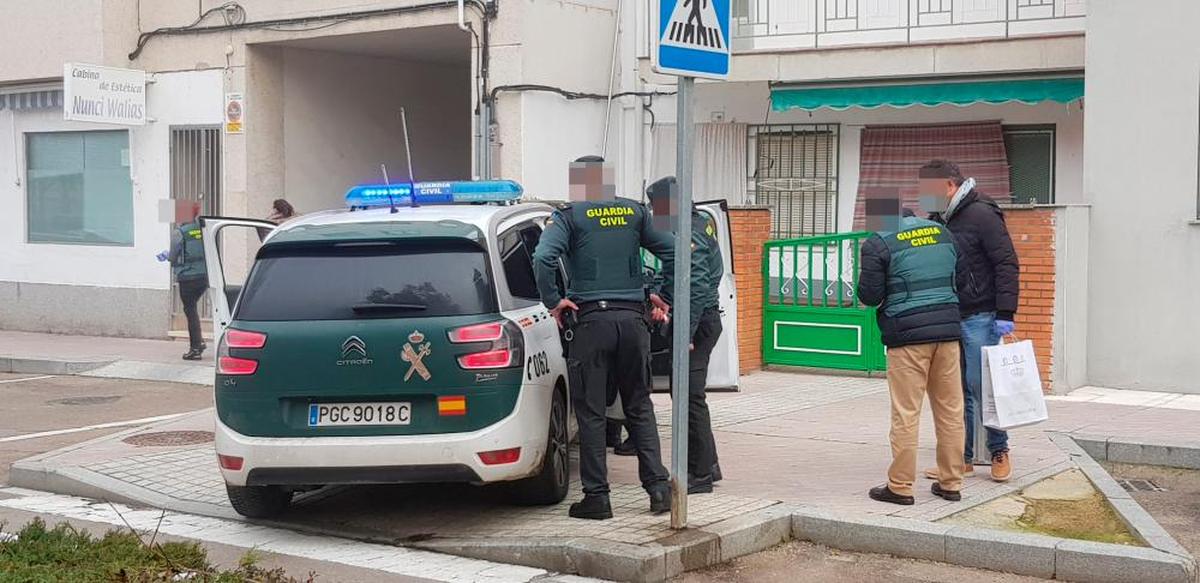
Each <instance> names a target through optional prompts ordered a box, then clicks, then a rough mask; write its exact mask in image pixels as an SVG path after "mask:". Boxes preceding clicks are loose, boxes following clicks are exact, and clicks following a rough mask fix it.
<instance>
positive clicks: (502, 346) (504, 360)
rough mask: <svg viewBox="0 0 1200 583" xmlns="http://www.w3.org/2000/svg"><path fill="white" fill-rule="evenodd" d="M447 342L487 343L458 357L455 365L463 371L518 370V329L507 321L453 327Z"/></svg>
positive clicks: (521, 345)
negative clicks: (488, 369) (484, 346)
mask: <svg viewBox="0 0 1200 583" xmlns="http://www.w3.org/2000/svg"><path fill="white" fill-rule="evenodd" d="M450 342H453V343H456V344H463V343H487V347H486V348H482V349H476V352H470V353H467V354H460V355H459V356H458V366H460V367H462V368H464V369H467V370H478V369H487V368H510V367H518V366H521V365H522V364H523V359H524V358H525V337H524V335H522V333H521V328H520V327H518V326H517V325H516V324H514V323H513V322H511V321H508V320H504V321H501V322H488V323H486V324H473V325H471V326H464V327H462V328H455V329H453V330H451V331H450Z"/></svg>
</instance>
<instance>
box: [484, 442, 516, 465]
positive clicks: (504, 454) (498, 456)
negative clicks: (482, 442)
mask: <svg viewBox="0 0 1200 583" xmlns="http://www.w3.org/2000/svg"><path fill="white" fill-rule="evenodd" d="M477 455H478V456H479V461H481V462H483V465H485V466H497V465H500V464H511V463H513V462H515V461H517V460H519V459H521V448H519V447H514V448H512V449H498V450H495V451H481V452H479V453H478V454H477Z"/></svg>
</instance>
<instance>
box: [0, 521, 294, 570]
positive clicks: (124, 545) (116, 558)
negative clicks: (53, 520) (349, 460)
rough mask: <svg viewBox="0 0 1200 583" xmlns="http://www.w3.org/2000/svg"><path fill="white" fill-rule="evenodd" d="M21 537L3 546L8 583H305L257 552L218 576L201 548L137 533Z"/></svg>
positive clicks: (28, 533)
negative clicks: (267, 564)
mask: <svg viewBox="0 0 1200 583" xmlns="http://www.w3.org/2000/svg"><path fill="white" fill-rule="evenodd" d="M16 535H17V536H16V539H15V540H13V539H11V538H8V537H6V539H7V540H2V541H0V582H2V583H9V582H14V583H15V582H18V581H20V582H22V583H58V582H67V581H69V582H71V583H113V582H121V583H159V582H167V581H190V582H192V583H247V582H255V583H300V582H299V581H298V580H296V579H293V578H291V577H288V576H287V575H286V574H285V573H284V572H283V570H282V569H270V570H268V569H263V568H260V567H258V566H257V565H256V563H257V561H258V557H257V555H255V554H253V553H252V552H251V553H247V555H246V556H245V557H243V559H242V561H241V564H240V565H239V566H238V568H237V569H233V570H218V569H215V568H214V567H213V566H212V565H211V564H209V562H208V557H207V554H206V553H205V551H204V549H203V548H202V547H201V546H200V545H199V544H197V543H194V542H165V543H164V542H156V543H153V544H146V543H145V542H143V541H142V539H141V538H140V537H139V536H138V535H137V534H135V533H133V532H131V531H109V532H108V533H105V535H104V536H102V537H95V536H93V535H91V534H90V533H88V532H86V531H82V530H78V529H76V528H75V527H73V526H71V525H70V524H67V523H62V524H58V525H57V526H55V527H53V528H49V527H47V526H46V524H45V523H44V522H42V521H41V520H40V519H35V520H34V521H32V522H30V523H29V524H26V525H25V527H24V528H22V529H21V530H20V531H19V532H17V533H16ZM177 575H178V576H180V578H178V579H175V577H176V576H177ZM312 580H313V576H312V575H310V576H309V578H308V579H306V580H305V581H307V582H311V581H312Z"/></svg>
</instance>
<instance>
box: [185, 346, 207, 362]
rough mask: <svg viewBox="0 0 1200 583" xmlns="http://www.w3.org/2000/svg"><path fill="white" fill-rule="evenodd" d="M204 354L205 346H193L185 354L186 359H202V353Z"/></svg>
mask: <svg viewBox="0 0 1200 583" xmlns="http://www.w3.org/2000/svg"><path fill="white" fill-rule="evenodd" d="M202 354H204V349H203V348H193V349H191V350H188V351H187V352H185V353H184V354H183V359H184V360H200V355H202Z"/></svg>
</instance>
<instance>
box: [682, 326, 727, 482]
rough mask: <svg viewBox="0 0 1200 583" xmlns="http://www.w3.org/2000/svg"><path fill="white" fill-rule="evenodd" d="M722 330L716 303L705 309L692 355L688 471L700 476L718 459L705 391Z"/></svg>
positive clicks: (690, 357) (689, 371)
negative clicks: (711, 359)
mask: <svg viewBox="0 0 1200 583" xmlns="http://www.w3.org/2000/svg"><path fill="white" fill-rule="evenodd" d="M721 331H722V327H721V311H720V310H719V309H718V308H716V307H712V308H708V309H706V310H704V312H703V313H701V314H700V323H699V325H698V326H697V327H696V333H695V334H694V335H692V350H691V353H690V354H689V355H688V387H687V388H688V473H689V474H691V475H692V476H695V477H697V478H702V477H705V476H708V475H710V474H712V470H713V466H714V465H716V463H717V442H716V438H714V437H713V432H712V417H711V416H710V414H709V411H708V398H707V397H706V396H705V392H704V391H705V389H706V388H707V387H708V362H709V359H710V358H711V357H712V352H713V349H714V348H716V346H717V339H718V338H720V337H721ZM672 370H674V369H672ZM673 394H674V393H672V395H673Z"/></svg>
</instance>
